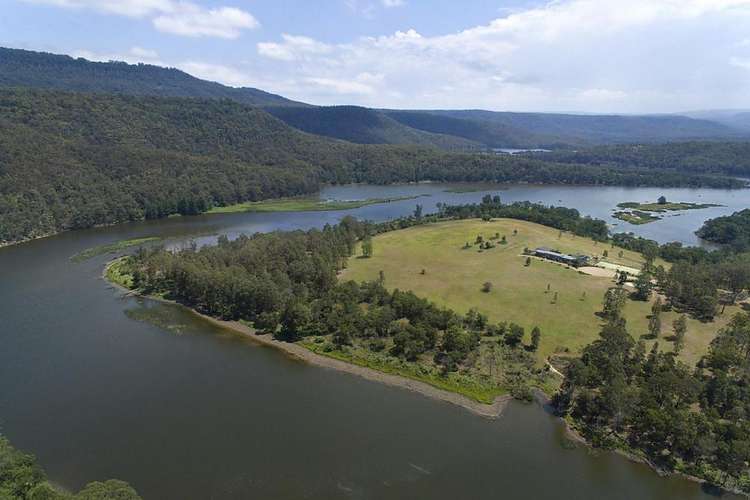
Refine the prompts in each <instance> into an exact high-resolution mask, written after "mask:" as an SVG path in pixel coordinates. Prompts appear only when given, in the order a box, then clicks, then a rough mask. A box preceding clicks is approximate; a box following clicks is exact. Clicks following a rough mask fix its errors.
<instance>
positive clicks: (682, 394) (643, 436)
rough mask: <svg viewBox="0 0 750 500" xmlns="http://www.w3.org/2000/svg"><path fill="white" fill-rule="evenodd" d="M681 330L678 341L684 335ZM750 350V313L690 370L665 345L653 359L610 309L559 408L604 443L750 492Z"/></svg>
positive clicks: (571, 374) (573, 369) (558, 398)
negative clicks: (749, 470) (749, 469)
mask: <svg viewBox="0 0 750 500" xmlns="http://www.w3.org/2000/svg"><path fill="white" fill-rule="evenodd" d="M680 325H681V323H680V321H679V320H678V321H676V322H675V324H674V330H675V335H676V336H677V335H680V332H682V335H684V324H683V325H682V327H681V326H680ZM748 352H750V313H746V312H745V313H739V314H737V315H736V316H734V318H733V319H732V320H731V321H730V323H729V325H728V326H727V327H725V328H723V329H722V330H720V331H719V332H718V334H717V336H716V338H715V339H714V340H713V341H712V342H711V345H710V348H709V351H708V353H707V354H706V355H705V356H704V357H703V358H701V360H700V361H699V362H698V363H697V364H696V365H695V366H694V367H690V366H687V365H686V364H684V363H683V362H682V361H680V360H679V359H678V358H677V357H676V355H675V353H673V352H664V351H662V350H660V349H659V343H658V342H657V343H655V344H654V346H653V348H652V349H651V350H650V352H646V345H645V343H644V342H643V340H640V341H638V342H636V341H635V340H634V339H633V337H632V336H631V335H630V334H629V333H628V331H627V327H626V323H625V320H624V319H623V318H622V317H621V316H620V315H619V312H618V311H617V308H616V307H615V308H614V309H611V308H610V314H609V315H608V317H607V322H606V324H605V325H604V326H603V327H602V330H601V333H600V338H599V339H598V340H596V341H594V342H592V343H591V344H589V345H588V346H586V347H585V348H584V349H583V351H582V353H581V356H580V357H579V358H576V359H574V360H573V361H572V362H571V363H570V364H569V366H568V367H567V369H566V370H565V380H564V382H563V385H562V387H561V388H560V390H559V392H558V393H557V394H556V395H555V397H554V400H553V402H554V405H555V408H556V409H557V411H558V412H559V414H561V415H567V416H569V417H570V418H571V419H572V422H573V423H574V426H575V428H576V430H577V431H579V432H580V433H581V434H582V435H583V436H584V437H585V438H586V439H587V440H588V441H589V442H591V443H592V444H594V445H595V446H600V447H607V448H619V449H624V450H627V451H630V452H634V453H636V454H639V455H642V456H644V457H645V458H646V459H647V460H648V461H649V462H650V463H652V464H654V465H655V466H657V467H659V468H661V469H664V470H667V471H680V472H684V473H687V474H690V475H694V476H697V477H699V478H701V479H704V480H707V481H709V482H710V483H711V484H716V485H721V486H724V487H727V488H731V489H739V490H741V491H744V492H750V475H748V466H747V463H748V461H750V423H749V422H748V419H747V415H748V411H749V410H750V390H749V389H748V387H750V385H748V381H749V380H748V375H749V374H750V359H749V358H748V355H747V353H748Z"/></svg>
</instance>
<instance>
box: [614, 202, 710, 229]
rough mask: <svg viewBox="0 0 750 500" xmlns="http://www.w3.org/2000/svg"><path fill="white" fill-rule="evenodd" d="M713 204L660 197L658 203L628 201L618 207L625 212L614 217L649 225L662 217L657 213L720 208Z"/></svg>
mask: <svg viewBox="0 0 750 500" xmlns="http://www.w3.org/2000/svg"><path fill="white" fill-rule="evenodd" d="M720 206H721V205H716V204H713V203H691V202H684V201H682V202H670V201H668V200H667V198H666V197H665V196H660V197H659V199H658V200H657V201H656V202H650V203H640V202H636V201H626V202H623V203H618V204H617V207H618V208H622V209H624V210H618V211H616V212H615V213H614V214H612V216H613V217H614V218H615V219H620V220H622V221H625V222H629V223H630V224H636V225H640V224H648V223H650V222H654V221H657V220H661V217H660V216H658V215H654V214H655V213H659V214H663V213H666V212H677V211H681V210H699V209H703V208H712V207H720Z"/></svg>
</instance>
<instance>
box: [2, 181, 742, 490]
mask: <svg viewBox="0 0 750 500" xmlns="http://www.w3.org/2000/svg"><path fill="white" fill-rule="evenodd" d="M456 187H457V186H450V185H442V184H422V185H416V186H415V185H406V186H388V187H375V186H342V187H331V188H327V189H325V190H324V191H323V192H322V193H321V197H322V198H335V199H361V198H374V197H397V196H404V195H421V197H420V198H418V199H414V200H405V201H400V202H393V203H388V204H382V205H371V206H368V207H363V208H360V209H356V210H350V211H345V212H306V213H268V214H257V213H256V214H251V213H246V214H226V215H213V216H197V217H178V218H171V219H165V220H160V221H149V222H142V223H133V224H125V225H121V226H115V227H109V228H99V229H93V230H87V231H79V232H72V233H65V234H61V235H58V236H55V237H51V238H47V239H43V240H38V241H34V242H30V243H27V244H23V245H18V246H15V247H9V248H4V249H0V431H2V433H4V434H5V435H6V436H7V437H8V438H9V439H11V441H12V442H13V443H14V444H15V445H16V446H18V447H19V448H22V449H24V450H27V451H31V452H33V453H35V454H36V455H37V456H38V457H39V459H40V462H41V463H42V465H43V466H44V467H45V469H46V470H47V472H48V474H49V476H50V478H51V479H52V480H53V481H54V482H56V483H58V484H60V485H62V486H64V487H66V488H70V489H77V488H80V487H81V486H82V485H83V484H84V483H86V482H88V481H92V480H101V479H105V478H110V477H117V478H121V479H124V480H127V481H129V482H130V483H131V484H133V485H134V486H135V487H136V488H137V489H138V491H139V492H140V493H141V494H142V495H143V497H144V498H146V499H193V498H195V499H204V498H215V499H224V498H264V499H266V498H269V499H287V498H290V499H291V498H310V499H335V498H354V499H380V498H396V499H399V498H404V499H407V498H409V499H413V498H438V499H439V498H451V499H455V498H509V499H514V498H535V499H545V498H555V499H559V498H576V499H599V498H610V499H619V498H622V499H630V498H660V499H661V498H675V499H694V498H695V499H697V498H708V497H710V496H711V495H710V493H709V492H707V491H704V490H703V489H702V488H701V487H700V486H698V485H697V484H695V483H692V482H689V481H686V480H683V479H679V478H675V477H672V478H661V477H659V476H658V475H656V474H655V473H653V472H652V471H651V470H650V469H649V468H647V467H645V466H643V465H639V464H635V463H632V462H629V461H627V460H625V459H623V458H621V457H619V456H616V455H614V454H610V453H598V454H593V453H592V452H590V451H588V450H587V449H585V448H582V447H578V448H576V449H569V447H568V446H564V438H563V432H562V427H561V425H560V423H559V421H558V420H556V419H555V418H553V417H552V416H550V415H549V414H547V413H546V412H545V411H543V409H541V408H540V407H539V406H538V405H536V404H533V405H522V404H518V403H512V404H511V405H509V407H508V408H507V410H506V412H505V414H504V416H503V417H502V418H500V419H497V420H486V419H483V418H481V417H477V416H475V415H473V414H471V413H469V412H467V411H465V410H463V409H461V408H458V407H454V406H451V405H450V404H447V403H442V402H438V401H433V400H430V399H427V398H425V397H423V396H420V395H417V394H414V393H411V392H408V391H405V390H403V389H398V388H392V387H386V386H383V385H380V384H377V383H375V382H370V381H366V380H363V379H360V378H358V377H356V376H352V375H348V374H341V373H337V372H334V371H330V370H326V369H322V368H318V367H313V366H309V365H307V364H305V363H302V362H299V361H295V360H293V359H290V358H288V357H287V356H285V355H284V354H282V353H280V352H277V351H275V350H273V349H270V348H267V347H262V346H258V345H256V344H253V343H252V342H250V341H248V340H245V339H242V338H239V337H237V336H236V335H232V334H230V333H228V332H226V331H223V330H221V329H220V328H218V327H216V326H213V325H211V324H208V323H206V322H204V321H202V320H200V319H198V318H196V317H194V316H193V315H191V314H188V313H186V312H185V311H184V310H182V309H180V308H179V307H176V306H168V305H163V304H158V303H154V302H152V301H148V300H142V299H138V298H132V297H129V298H124V297H123V296H122V293H120V292H118V291H116V290H114V289H112V288H111V287H110V286H109V285H107V283H105V282H104V281H103V280H102V279H101V271H102V266H103V264H104V262H105V261H106V260H107V259H109V258H111V257H110V256H100V257H97V258H94V259H91V260H89V261H85V262H82V263H73V262H71V261H70V260H69V257H70V256H71V255H73V254H75V253H77V252H79V251H81V250H84V249H86V248H89V247H93V246H96V245H101V244H106V243H111V242H115V241H119V240H122V239H126V238H134V237H141V236H150V235H159V236H168V237H170V238H172V239H171V240H170V241H171V242H172V243H173V244H179V242H183V241H187V240H189V239H191V238H194V239H197V240H198V241H206V242H208V241H211V240H212V239H213V238H214V237H215V235H216V234H229V235H230V237H231V236H235V235H237V234H241V233H252V232H256V231H269V230H274V229H293V228H309V227H316V226H321V225H323V224H325V223H327V222H330V223H335V222H336V221H338V220H339V219H340V218H341V217H343V216H344V215H346V214H352V215H355V216H357V217H361V218H366V219H371V220H384V219H387V218H392V217H396V216H400V215H406V214H408V213H410V212H411V211H412V210H413V209H414V207H415V205H416V203H420V204H422V205H423V206H424V209H425V212H430V211H433V210H434V208H435V204H436V203H438V202H447V203H456V202H471V201H476V200H479V199H480V198H481V197H482V196H483V195H484V194H487V193H488V192H489V193H491V194H495V193H498V194H500V196H501V197H502V198H503V199H504V201H516V200H530V201H542V202H544V203H547V204H556V205H565V206H571V207H575V208H578V209H579V210H581V212H582V213H585V214H590V215H592V216H595V217H601V218H605V219H607V220H608V221H609V222H618V221H615V220H614V219H611V218H610V217H609V215H610V213H611V210H612V208H614V206H615V205H616V204H617V203H618V202H621V201H650V200H654V199H656V198H657V197H658V196H660V195H662V194H664V195H665V196H667V198H669V199H670V200H674V201H699V202H706V203H721V204H723V205H726V206H725V207H720V208H713V209H706V210H695V211H690V212H683V213H682V214H683V215H679V216H674V217H668V218H667V219H665V220H663V221H659V222H656V223H653V224H649V225H645V226H629V228H628V229H630V230H634V231H636V232H638V233H639V234H643V235H644V236H647V237H650V238H654V239H658V240H660V241H671V240H679V241H683V242H684V243H687V244H695V243H697V239H696V238H695V236H694V235H693V234H692V233H693V231H695V230H696V229H697V228H698V227H699V226H700V225H701V223H702V221H703V220H705V219H706V218H712V217H716V216H718V215H722V214H727V213H731V212H733V211H735V210H739V209H741V208H746V207H747V200H748V198H747V196H748V192H747V191H712V190H685V189H666V190H665V189H625V188H592V187H551V186H542V187H540V186H511V187H506V188H503V189H502V190H498V189H497V188H490V187H484V189H485V190H480V191H474V192H465V193H448V192H445V190H446V189H451V188H456ZM459 187H461V188H465V187H466V186H459ZM480 188H481V187H477V189H480ZM621 227H623V226H618V227H616V228H615V230H618V228H621ZM144 319H146V320H147V321H144Z"/></svg>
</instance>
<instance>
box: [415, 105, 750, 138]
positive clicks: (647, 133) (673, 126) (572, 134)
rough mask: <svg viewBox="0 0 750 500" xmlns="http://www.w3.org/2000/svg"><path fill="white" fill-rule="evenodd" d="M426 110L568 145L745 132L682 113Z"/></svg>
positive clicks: (704, 136) (726, 134)
mask: <svg viewBox="0 0 750 500" xmlns="http://www.w3.org/2000/svg"><path fill="white" fill-rule="evenodd" d="M425 113H430V114H432V115H438V116H448V117H451V118H457V119H463V120H469V121H474V122H476V121H479V122H489V123H494V124H497V125H503V126H506V127H509V128H511V129H517V130H523V131H525V132H526V133H528V134H535V135H539V136H542V137H547V138H554V140H555V142H557V143H562V144H569V145H582V144H589V145H595V144H623V143H643V142H645V143H658V142H665V141H678V140H690V139H712V138H725V139H726V138H733V137H742V136H746V134H743V132H742V131H740V130H738V129H734V128H732V127H729V126H726V125H723V124H719V123H716V122H713V121H709V120H699V119H695V118H689V117H685V116H679V115H643V116H627V115H574V114H556V113H510V112H496V111H483V110H455V111H451V110H444V111H425Z"/></svg>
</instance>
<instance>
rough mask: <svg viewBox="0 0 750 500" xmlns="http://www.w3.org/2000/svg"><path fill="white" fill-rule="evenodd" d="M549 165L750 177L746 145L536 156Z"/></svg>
mask: <svg viewBox="0 0 750 500" xmlns="http://www.w3.org/2000/svg"><path fill="white" fill-rule="evenodd" d="M536 156H538V157H540V158H545V159H548V160H550V161H555V162H563V163H575V164H586V165H602V166H616V167H641V168H651V169H658V170H674V171H677V172H684V173H691V174H722V175H733V176H738V177H747V176H750V143H749V142H742V141H736V142H720V141H715V142H709V141H691V142H671V143H666V144H637V145H632V144H631V145H621V146H598V147H595V148H589V149H579V150H576V151H562V150H561V151H554V152H550V153H543V154H536Z"/></svg>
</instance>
